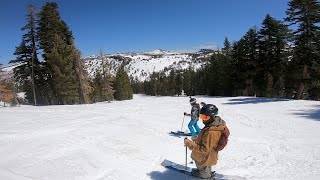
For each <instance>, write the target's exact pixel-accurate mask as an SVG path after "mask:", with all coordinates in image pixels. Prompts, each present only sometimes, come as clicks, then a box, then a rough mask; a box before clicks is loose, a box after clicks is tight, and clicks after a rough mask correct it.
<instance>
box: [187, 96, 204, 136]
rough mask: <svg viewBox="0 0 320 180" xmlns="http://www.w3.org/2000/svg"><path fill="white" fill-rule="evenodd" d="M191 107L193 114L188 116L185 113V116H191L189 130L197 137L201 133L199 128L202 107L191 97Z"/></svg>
mask: <svg viewBox="0 0 320 180" xmlns="http://www.w3.org/2000/svg"><path fill="white" fill-rule="evenodd" d="M190 105H191V106H192V107H191V113H190V114H188V113H186V112H184V113H183V114H184V115H185V116H191V120H190V122H189V124H188V128H189V130H190V133H191V135H192V136H197V135H198V134H199V133H200V131H201V129H200V128H199V126H198V120H199V112H200V105H199V104H198V103H197V100H196V98H191V97H190Z"/></svg>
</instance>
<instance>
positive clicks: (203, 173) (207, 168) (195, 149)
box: [184, 104, 226, 178]
mask: <svg viewBox="0 0 320 180" xmlns="http://www.w3.org/2000/svg"><path fill="white" fill-rule="evenodd" d="M217 114H218V108H217V107H216V106H215V105H213V104H206V105H205V106H203V107H202V108H201V110H200V118H201V119H202V122H203V124H204V125H205V127H204V128H203V129H202V130H201V132H200V134H199V135H198V137H192V138H191V139H192V141H191V140H189V139H187V138H186V139H185V140H184V144H185V145H186V146H187V147H188V148H189V149H190V150H191V151H192V153H191V158H192V159H193V160H194V161H195V163H196V166H197V168H196V169H193V170H192V175H194V176H198V177H201V178H211V176H212V172H211V166H213V165H216V164H217V160H218V150H217V149H216V148H217V146H218V143H219V140H220V136H221V134H222V131H224V130H225V127H226V123H225V121H224V120H222V119H221V118H220V117H219V116H217Z"/></svg>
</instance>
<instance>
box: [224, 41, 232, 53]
mask: <svg viewBox="0 0 320 180" xmlns="http://www.w3.org/2000/svg"><path fill="white" fill-rule="evenodd" d="M223 44H224V47H223V48H222V52H223V53H224V54H225V55H226V56H230V55H231V54H230V53H231V52H232V47H231V43H230V42H229V40H228V38H227V37H226V38H225V39H224V42H223Z"/></svg>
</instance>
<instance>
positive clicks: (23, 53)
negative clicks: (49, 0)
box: [10, 5, 41, 105]
mask: <svg viewBox="0 0 320 180" xmlns="http://www.w3.org/2000/svg"><path fill="white" fill-rule="evenodd" d="M34 11H35V7H34V6H32V5H29V6H28V15H27V21H28V23H27V24H26V25H25V26H24V27H22V28H21V30H22V31H27V33H26V34H24V35H23V36H22V41H21V44H20V45H19V46H18V47H16V50H15V52H14V55H16V56H17V57H16V59H15V60H11V61H10V63H15V64H20V65H19V66H17V67H16V68H14V76H15V80H16V81H17V82H18V83H19V84H20V85H22V87H23V90H24V91H25V92H26V94H27V99H28V100H29V102H30V103H33V104H34V105H37V101H39V100H37V99H39V96H40V94H39V88H37V87H36V86H38V87H40V85H39V81H40V78H41V75H40V72H39V69H40V63H39V60H38V57H37V41H36V19H35V13H34ZM36 92H37V93H36ZM37 97H38V98H37Z"/></svg>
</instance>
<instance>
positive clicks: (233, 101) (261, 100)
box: [223, 97, 290, 105]
mask: <svg viewBox="0 0 320 180" xmlns="http://www.w3.org/2000/svg"><path fill="white" fill-rule="evenodd" d="M229 101H230V102H227V103H223V104H229V105H237V104H259V103H269V102H280V101H290V100H289V99H280V98H262V97H252V98H234V99H230V100H229Z"/></svg>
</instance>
